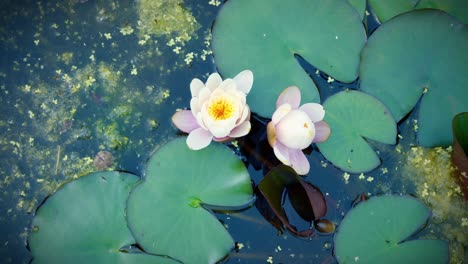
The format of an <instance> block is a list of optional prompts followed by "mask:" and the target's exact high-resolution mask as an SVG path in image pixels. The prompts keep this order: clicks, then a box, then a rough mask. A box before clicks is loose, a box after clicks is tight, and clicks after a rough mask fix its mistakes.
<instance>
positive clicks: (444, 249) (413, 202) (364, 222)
mask: <svg viewBox="0 0 468 264" xmlns="http://www.w3.org/2000/svg"><path fill="white" fill-rule="evenodd" d="M429 216H430V211H429V210H428V209H427V208H426V207H425V206H424V205H423V204H422V203H420V202H419V201H418V200H417V199H415V198H413V197H411V196H396V195H393V196H392V195H389V196H378V197H373V198H371V199H369V200H366V201H363V202H361V203H359V204H358V205H357V206H356V207H355V208H353V209H351V210H350V211H349V212H348V213H347V214H346V215H345V218H344V219H343V221H341V224H340V225H339V226H338V228H337V231H336V233H335V238H334V240H335V256H336V259H337V260H338V262H339V263H383V264H386V263H389V264H390V263H391V264H393V263H448V260H449V251H448V243H447V242H446V241H442V240H422V239H421V240H407V239H408V238H409V237H410V236H411V235H413V234H414V233H415V232H416V231H418V230H419V229H420V228H421V227H422V226H423V225H424V224H425V223H426V220H427V218H428V217H429Z"/></svg>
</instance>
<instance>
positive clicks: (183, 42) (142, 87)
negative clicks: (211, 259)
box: [0, 0, 468, 263]
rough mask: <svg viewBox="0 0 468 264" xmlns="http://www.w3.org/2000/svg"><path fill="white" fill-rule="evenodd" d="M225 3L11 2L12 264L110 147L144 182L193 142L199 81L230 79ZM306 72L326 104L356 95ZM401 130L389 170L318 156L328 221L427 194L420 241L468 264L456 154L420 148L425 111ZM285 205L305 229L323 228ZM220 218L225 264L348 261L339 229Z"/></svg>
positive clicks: (7, 89) (8, 197)
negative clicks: (357, 206) (380, 200)
mask: <svg viewBox="0 0 468 264" xmlns="http://www.w3.org/2000/svg"><path fill="white" fill-rule="evenodd" d="M221 6H222V3H220V1H218V0H203V1H181V0H180V1H179V0H174V1H164V0H153V1H143V0H140V1H133V0H132V1H130V0H123V1H112V0H89V1H72V0H68V1H13V0H4V1H2V2H1V3H0V13H1V15H0V38H1V41H0V54H1V55H0V60H1V62H0V63H1V65H0V93H1V97H0V108H1V111H0V133H1V137H0V149H1V152H0V155H1V158H0V163H1V164H0V191H1V192H0V210H1V212H0V234H1V236H0V262H1V263H28V262H29V261H30V259H31V254H30V252H29V251H28V248H27V242H26V241H27V237H28V234H29V233H30V232H31V221H32V219H33V217H34V213H35V211H36V209H37V208H38V206H39V205H41V203H42V202H43V200H44V199H45V198H46V197H48V195H49V194H51V193H52V192H54V191H55V190H56V189H57V188H58V187H60V186H61V185H62V184H64V183H66V182H68V181H70V180H72V179H76V178H78V177H81V176H84V175H86V174H88V173H90V172H93V171H96V170H97V168H96V166H95V164H94V159H95V156H96V155H97V154H98V152H99V151H108V152H110V153H111V154H112V156H113V159H112V160H113V162H112V164H111V169H115V170H121V171H127V172H131V173H134V174H136V175H140V176H142V175H144V171H145V166H146V162H147V161H148V159H149V158H150V156H151V155H152V154H153V153H154V151H155V150H156V149H157V148H159V147H160V146H162V145H163V144H165V143H166V142H168V141H169V140H171V139H173V138H176V137H178V136H181V135H182V133H181V132H179V131H178V130H177V129H176V128H175V127H174V126H173V125H172V124H171V119H170V117H171V116H172V115H173V113H175V112H176V110H177V109H183V108H186V107H188V105H189V101H190V90H189V84H190V81H191V80H192V79H193V78H199V79H201V80H206V78H207V77H208V75H209V74H210V73H212V72H214V71H216V66H215V64H214V60H213V57H212V53H211V47H210V40H211V32H210V29H211V26H212V24H213V21H214V20H215V18H216V15H217V12H218V10H219V9H220V8H221ZM155 17H157V18H155ZM376 26H377V25H376ZM299 60H300V59H299ZM302 65H303V67H304V68H305V69H306V70H307V71H308V72H310V75H311V78H312V79H313V80H314V81H315V82H316V83H317V84H318V85H317V86H318V87H320V92H321V94H322V95H323V96H324V98H325V97H327V96H328V95H330V94H333V93H335V92H337V91H341V90H344V89H347V88H355V87H356V83H354V84H349V85H346V84H341V83H339V82H336V81H335V82H328V80H329V79H327V76H326V75H325V74H321V73H319V74H315V69H314V68H313V67H312V66H310V65H307V63H305V62H302ZM258 125H259V126H260V127H261V126H264V124H263V125H262V124H261V122H259V124H258ZM399 129H400V132H399V133H400V135H399V140H398V145H397V146H389V145H382V144H379V143H375V142H371V144H372V145H373V147H374V148H375V149H377V150H378V151H379V154H380V157H381V158H382V160H383V163H382V165H381V166H379V167H378V168H377V169H375V170H373V171H371V172H369V173H364V174H348V173H345V172H343V171H341V170H339V169H337V168H335V167H334V166H333V165H332V164H330V163H329V162H328V161H327V160H325V159H324V157H323V156H322V155H321V154H320V153H319V152H318V150H317V149H316V148H315V147H311V148H309V149H308V150H309V152H310V155H309V156H308V159H309V161H310V163H311V173H309V174H308V175H307V176H306V177H305V178H304V179H305V180H306V181H308V182H310V183H312V184H313V185H315V186H316V187H317V188H319V189H320V190H321V191H322V193H323V194H324V196H325V198H326V202H327V207H328V210H327V214H326V216H325V217H324V218H326V219H328V220H330V221H331V222H333V223H335V224H336V225H339V223H340V221H341V220H342V219H343V217H344V215H345V214H346V213H347V212H348V211H349V209H350V208H351V207H352V204H353V201H355V200H356V199H359V197H360V196H361V194H365V195H366V196H372V195H375V194H390V193H396V194H410V195H414V196H416V197H418V198H419V199H420V200H421V201H423V202H425V203H426V204H427V205H428V206H430V207H431V209H433V217H432V218H431V219H430V220H429V223H428V224H427V226H426V228H425V229H424V230H423V231H422V232H421V233H419V234H418V236H419V237H428V238H439V239H444V240H448V241H450V252H451V254H452V257H451V262H452V263H461V262H463V259H465V261H466V259H467V258H466V257H465V256H464V255H466V253H467V251H466V249H465V248H466V242H467V241H468V238H467V233H468V232H466V228H467V225H468V220H467V218H466V217H467V210H466V204H465V203H464V201H463V198H462V196H461V194H460V193H459V192H458V193H457V192H456V183H454V181H453V179H451V178H450V175H449V174H450V173H449V172H448V170H449V169H448V168H450V149H446V148H439V149H423V148H413V146H414V144H415V142H416V140H415V131H416V130H417V111H414V112H413V113H411V114H410V115H409V116H408V117H406V119H404V121H403V122H401V124H399ZM252 139H253V140H255V136H252ZM250 142H251V141H250ZM254 142H255V141H254ZM244 144H247V145H248V144H252V143H249V141H248V140H247V141H245V142H244ZM229 146H230V147H232V148H233V149H235V150H236V153H237V154H238V155H239V156H240V157H242V158H243V160H244V161H245V164H246V166H247V167H248V170H249V173H250V176H251V178H252V181H253V182H254V183H255V184H258V183H259V182H260V180H261V179H262V177H263V173H262V170H261V168H259V167H255V166H253V165H252V164H251V163H250V162H251V160H249V159H248V158H246V156H247V155H248V152H247V151H246V149H247V148H246V146H245V145H244V146H240V148H239V147H235V146H233V145H232V144H229ZM434 153H436V154H434ZM421 162H426V163H431V164H430V165H429V164H426V163H424V164H425V165H424V166H421ZM434 184H438V186H434ZM431 192H432V193H433V194H431ZM450 192H451V193H453V195H447V193H450ZM428 194H430V195H428ZM285 207H286V210H287V211H288V212H289V213H290V214H289V215H290V217H291V219H290V220H291V222H294V223H296V225H297V226H298V228H299V229H307V228H308V227H309V225H310V223H306V222H304V221H302V220H301V219H300V217H299V216H297V215H294V212H293V210H292V209H291V208H290V206H289V207H288V206H287V205H285ZM395 214H398V212H395ZM216 216H217V217H218V218H219V219H220V221H222V223H224V224H225V226H226V227H227V228H228V230H229V232H230V234H231V236H232V237H233V239H234V240H235V241H236V242H237V245H238V246H237V249H236V250H235V251H234V252H232V253H231V254H229V255H228V256H227V258H226V259H224V260H223V261H222V263H266V262H270V263H336V260H335V259H334V257H333V234H319V233H318V232H316V233H315V234H314V235H312V236H311V237H310V238H298V237H295V236H293V235H291V234H290V233H288V232H287V231H284V232H282V233H281V232H279V231H278V230H277V229H276V228H275V227H273V226H272V225H270V224H269V223H268V222H267V221H266V220H265V219H264V218H263V217H262V215H261V214H260V213H259V211H258V210H257V208H256V207H255V206H251V207H250V208H248V209H246V210H243V211H241V212H229V213H221V212H219V213H216ZM82 217H83V218H85V217H86V216H85V215H83V216H82ZM463 219H464V220H463ZM194 239H196V238H194ZM356 239H359V238H356ZM240 245H242V246H240ZM174 246H176V245H174Z"/></svg>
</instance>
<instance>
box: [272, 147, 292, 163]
mask: <svg viewBox="0 0 468 264" xmlns="http://www.w3.org/2000/svg"><path fill="white" fill-rule="evenodd" d="M273 152H274V153H275V156H276V157H277V158H278V160H279V161H281V162H282V163H283V164H285V165H288V166H289V165H291V162H290V161H289V149H288V147H286V146H285V145H283V144H281V143H280V142H279V141H276V143H275V146H274V147H273Z"/></svg>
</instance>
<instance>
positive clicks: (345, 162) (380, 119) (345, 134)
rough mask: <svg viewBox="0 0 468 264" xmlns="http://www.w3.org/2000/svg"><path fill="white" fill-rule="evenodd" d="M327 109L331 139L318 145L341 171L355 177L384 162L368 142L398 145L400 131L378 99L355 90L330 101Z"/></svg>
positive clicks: (326, 115)
mask: <svg viewBox="0 0 468 264" xmlns="http://www.w3.org/2000/svg"><path fill="white" fill-rule="evenodd" d="M323 107H324V109H325V111H326V114H325V118H324V120H325V121H326V122H327V123H328V124H329V125H330V128H331V131H332V132H331V135H330V137H329V138H328V140H326V141H325V142H322V143H317V147H318V148H319V149H320V152H321V153H322V155H323V156H324V157H325V158H326V159H327V160H328V161H330V162H331V163H333V165H335V166H337V167H338V168H340V169H342V170H344V171H347V172H353V173H360V172H366V171H370V170H372V169H374V168H376V167H377V166H379V165H380V158H379V156H378V155H377V154H376V153H375V151H374V150H373V149H372V147H371V146H369V143H368V142H367V141H366V139H371V140H374V141H378V142H381V143H385V144H395V143H396V133H397V127H396V123H395V121H394V119H393V117H392V115H391V114H390V111H389V110H388V109H387V108H386V107H385V106H384V105H383V104H382V103H381V102H380V101H379V100H377V99H375V98H374V97H372V96H370V95H368V94H365V93H362V92H359V91H354V90H347V91H343V92H339V93H337V94H334V95H333V96H331V97H329V98H328V99H327V100H326V101H325V103H324V104H323Z"/></svg>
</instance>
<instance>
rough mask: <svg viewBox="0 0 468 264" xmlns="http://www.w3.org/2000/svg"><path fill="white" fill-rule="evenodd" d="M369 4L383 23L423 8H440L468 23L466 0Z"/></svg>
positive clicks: (376, 1)
mask: <svg viewBox="0 0 468 264" xmlns="http://www.w3.org/2000/svg"><path fill="white" fill-rule="evenodd" d="M369 5H370V6H371V7H372V10H374V12H375V14H376V15H377V17H378V18H379V20H380V21H381V22H382V23H383V22H386V21H387V20H389V19H391V18H392V17H394V16H396V15H399V14H402V13H405V12H408V11H411V10H417V9H423V8H433V9H440V10H443V11H445V12H447V13H449V14H451V15H453V16H455V17H456V18H458V19H459V20H460V21H461V22H463V23H465V24H466V23H468V1H466V0H392V1H388V0H369Z"/></svg>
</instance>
